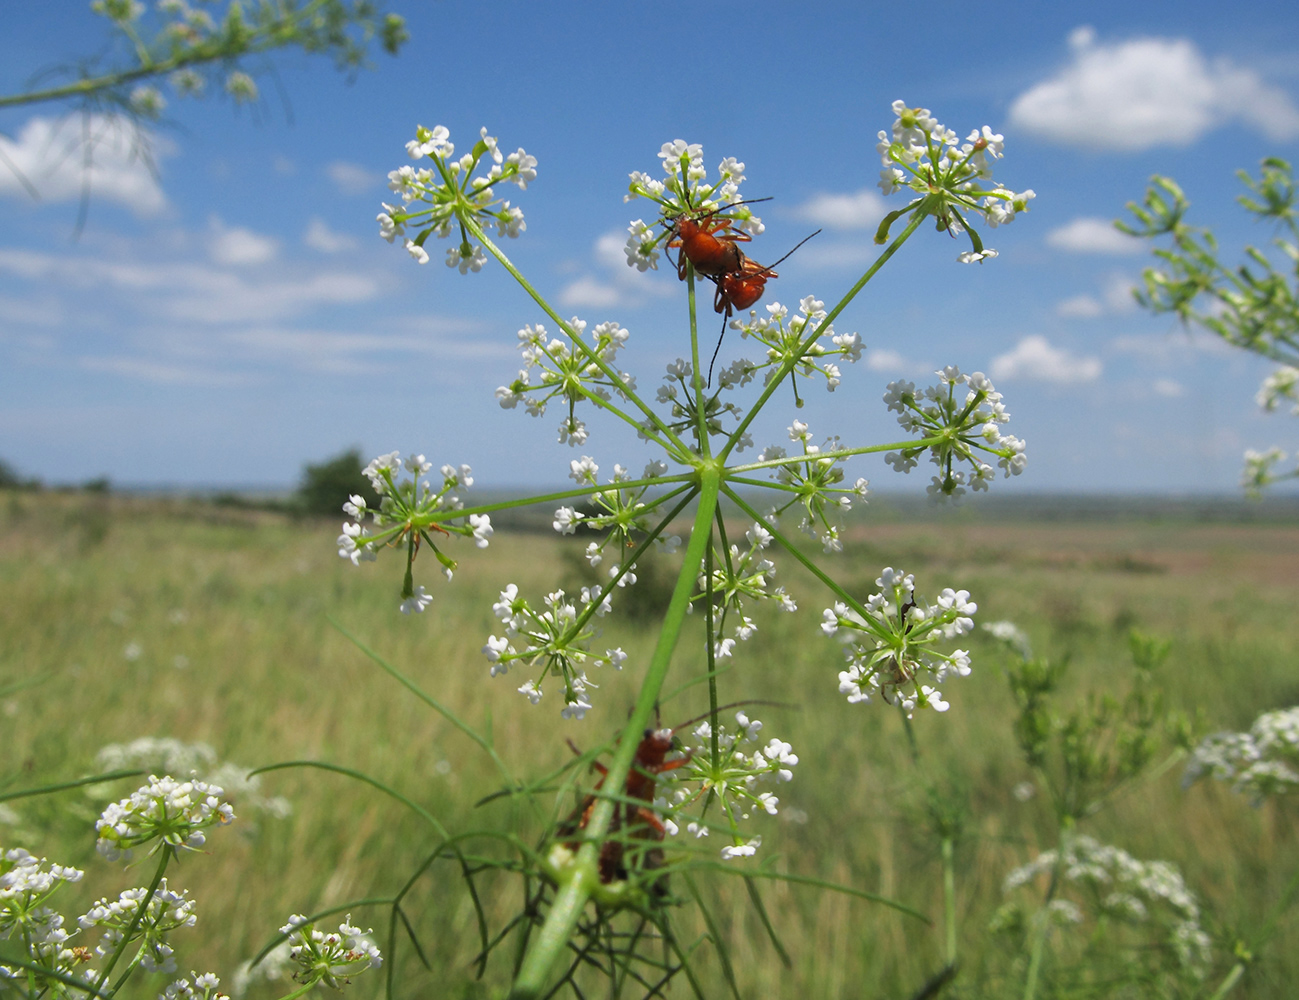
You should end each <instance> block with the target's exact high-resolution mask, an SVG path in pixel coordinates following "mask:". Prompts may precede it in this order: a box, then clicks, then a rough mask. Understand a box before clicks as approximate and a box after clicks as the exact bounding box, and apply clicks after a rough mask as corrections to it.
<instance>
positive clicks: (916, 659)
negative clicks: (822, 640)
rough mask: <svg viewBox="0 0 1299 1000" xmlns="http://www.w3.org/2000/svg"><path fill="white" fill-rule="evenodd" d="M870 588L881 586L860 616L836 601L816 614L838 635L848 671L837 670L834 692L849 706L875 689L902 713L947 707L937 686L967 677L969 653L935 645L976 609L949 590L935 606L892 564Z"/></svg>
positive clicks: (969, 622)
mask: <svg viewBox="0 0 1299 1000" xmlns="http://www.w3.org/2000/svg"><path fill="white" fill-rule="evenodd" d="M875 585H876V586H877V587H879V588H880V589H879V592H878V593H875V594H872V595H871V596H870V599H869V600H867V602H866V614H865V615H862V614H860V613H858V612H856V611H854V610H852V609H851V608H849V607H848V606H847V605H846V604H843V603H842V602H836V603H835V605H834V607H833V608H827V609H826V610H825V612H824V613H823V614H822V616H821V617H822V621H821V631H823V632H824V633H825V634H826V635H828V636H839V635H840V633H842V635H841V636H840V637H841V639H842V641H843V653H844V658H845V659H846V660H847V661H848V669H847V670H843V671H840V673H839V691H840V693H841V694H844V695H846V696H847V698H848V702H849V703H850V704H856V703H859V702H867V703H869V702H870V701H871V699H872V698H873V697H874V696H875V695H876V694H878V695H879V696H880V697H881V698H882V699H883V700H884V701H885V702H887V703H888V704H890V705H899V706H901V707H902V708H903V709H904V710H905V711H906V713H907V715H908V716H910V715H911V713H912V712H914V711H915V710H916V709H917V708H932V709H934V710H935V711H938V712H946V711H947V709H948V708H950V707H951V706H950V705H949V704H948V703H947V702H946V701H944V700H943V695H942V692H941V690H940V687H941V685H942V683H943V682H944V681H945V680H947V678H948V677H951V676H952V675H955V676H957V677H967V676H969V673H970V654H969V653H967V652H966V651H965V650H963V649H956V650H953V651H952V652H950V653H943V652H940V651H939V650H938V649H937V648H936V645H937V644H938V643H940V642H945V641H947V640H951V639H955V638H957V637H959V636H962V635H965V634H967V633H968V632H970V631H971V630H972V629H973V628H974V619H973V617H971V616H972V615H973V614H974V613H975V611H977V610H978V606H977V605H976V604H975V603H974V602H973V601H971V600H970V594H969V592H968V591H965V590H952V589H951V588H950V587H949V588H947V589H946V590H944V591H943V592H942V593H941V594H940V595H939V596H938V600H937V601H935V602H934V603H933V604H930V603H928V602H926V601H924V600H923V599H918V598H917V596H916V592H915V585H916V583H915V578H914V577H913V576H912V575H911V574H910V573H906V572H904V571H903V570H895V569H893V568H892V567H886V568H885V569H884V572H883V573H882V574H881V575H880V577H879V578H878V579H877V580H876V581H875ZM926 682H928V683H926Z"/></svg>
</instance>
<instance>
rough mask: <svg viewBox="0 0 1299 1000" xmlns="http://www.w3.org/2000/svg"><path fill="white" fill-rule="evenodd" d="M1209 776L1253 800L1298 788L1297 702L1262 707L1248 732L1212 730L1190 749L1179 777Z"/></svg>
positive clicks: (1186, 779)
mask: <svg viewBox="0 0 1299 1000" xmlns="http://www.w3.org/2000/svg"><path fill="white" fill-rule="evenodd" d="M1207 777H1212V778H1215V779H1216V780H1218V781H1225V782H1227V783H1229V784H1230V785H1231V786H1232V788H1234V789H1235V790H1236V791H1238V792H1240V793H1241V794H1242V795H1246V796H1248V797H1249V799H1250V800H1251V801H1252V802H1253V803H1254V804H1255V805H1260V804H1262V802H1263V800H1264V799H1269V798H1272V797H1274V796H1281V795H1286V794H1289V793H1290V792H1293V791H1295V790H1297V789H1299V708H1286V709H1281V710H1280V711H1276V712H1265V713H1263V714H1262V715H1260V716H1259V717H1258V718H1257V719H1255V720H1254V725H1252V726H1250V728H1249V732H1247V733H1214V734H1213V735H1212V736H1207V737H1205V738H1204V740H1203V741H1201V743H1200V745H1199V746H1197V747H1196V748H1195V751H1194V752H1193V753H1192V754H1191V760H1190V762H1189V763H1188V764H1187V765H1186V773H1185V775H1184V777H1183V779H1182V781H1183V784H1184V785H1191V784H1193V783H1194V782H1196V781H1199V780H1200V779H1202V778H1207Z"/></svg>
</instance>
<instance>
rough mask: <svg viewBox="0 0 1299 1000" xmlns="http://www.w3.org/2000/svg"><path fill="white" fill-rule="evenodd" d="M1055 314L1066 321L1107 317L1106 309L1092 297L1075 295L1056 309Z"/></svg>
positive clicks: (1059, 304)
mask: <svg viewBox="0 0 1299 1000" xmlns="http://www.w3.org/2000/svg"><path fill="white" fill-rule="evenodd" d="M1055 314H1056V315H1057V316H1063V317H1065V318H1066V319H1095V318H1096V317H1097V316H1103V315H1105V307H1104V306H1103V305H1101V303H1100V302H1099V301H1098V300H1097V299H1096V298H1095V296H1092V295H1075V296H1073V298H1069V299H1065V300H1064V301H1063V302H1060V303H1058V304H1057V305H1056V307H1055Z"/></svg>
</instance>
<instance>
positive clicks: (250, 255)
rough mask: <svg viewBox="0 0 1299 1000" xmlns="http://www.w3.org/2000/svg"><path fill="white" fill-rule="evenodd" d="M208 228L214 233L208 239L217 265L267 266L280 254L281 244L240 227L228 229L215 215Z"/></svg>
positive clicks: (210, 251)
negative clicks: (266, 264)
mask: <svg viewBox="0 0 1299 1000" xmlns="http://www.w3.org/2000/svg"><path fill="white" fill-rule="evenodd" d="M208 226H209V228H210V229H211V231H212V232H211V236H209V238H208V244H207V246H208V253H209V254H210V255H211V257H212V260H213V261H214V262H216V263H217V264H222V265H224V266H226V267H247V266H249V265H251V264H265V263H266V262H267V261H270V260H274V259H275V256H276V254H277V253H278V252H279V249H280V245H279V243H278V242H277V241H275V240H273V239H271V237H269V236H262V235H261V234H260V233H255V232H253V231H252V230H251V229H243V228H241V227H239V226H234V227H227V226H226V225H225V223H223V222H222V221H221V220H220V219H219V218H217V217H216V216H215V215H214V216H212V217H211V218H210V219H209V220H208Z"/></svg>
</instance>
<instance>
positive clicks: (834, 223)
mask: <svg viewBox="0 0 1299 1000" xmlns="http://www.w3.org/2000/svg"><path fill="white" fill-rule="evenodd" d="M794 211H795V213H796V214H797V215H798V217H799V218H800V219H806V220H807V221H808V222H814V223H816V224H817V225H818V226H824V227H825V228H826V229H874V228H875V227H876V226H878V225H879V223H880V219H882V218H884V216H885V215H887V214H888V209H887V208H886V207H885V205H884V199H883V198H882V197H881V196H880V195H879V194H878V193H876V192H875V191H872V190H871V189H870V188H863V189H862V190H860V191H855V192H853V193H852V194H829V193H822V194H816V195H813V196H812V197H811V198H809V199H808V200H807V201H805V202H803V204H801V205H799V206H797V207H796V208H795V209H794Z"/></svg>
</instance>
